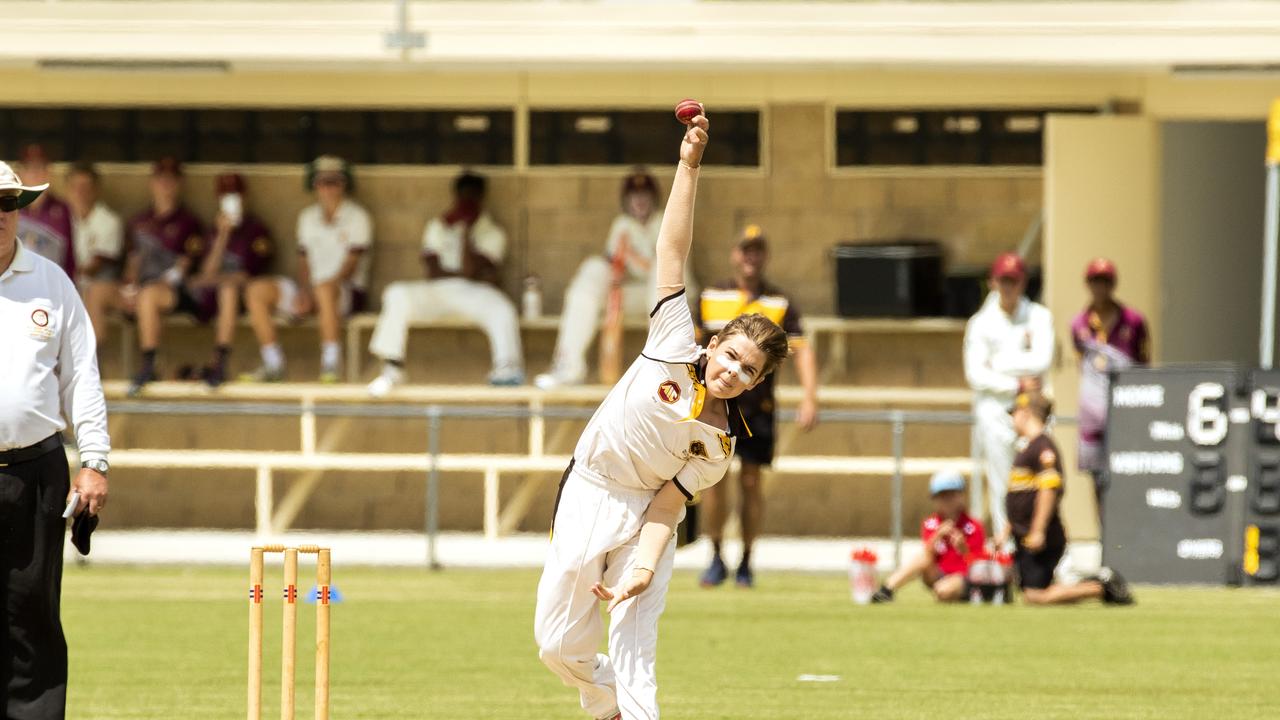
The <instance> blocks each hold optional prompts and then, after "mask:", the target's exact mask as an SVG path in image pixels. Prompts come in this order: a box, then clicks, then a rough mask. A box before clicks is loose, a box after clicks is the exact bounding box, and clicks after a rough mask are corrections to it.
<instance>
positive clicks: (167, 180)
mask: <svg viewBox="0 0 1280 720" xmlns="http://www.w3.org/2000/svg"><path fill="white" fill-rule="evenodd" d="M150 189H151V207H149V208H147V209H146V210H144V211H142V212H141V213H138V214H137V215H136V216H134V218H133V219H132V220H130V221H129V245H130V252H129V260H128V264H127V266H126V268H125V285H124V288H123V289H122V291H121V294H122V304H123V306H124V308H125V311H126V312H131V313H132V314H133V315H134V316H135V317H136V318H137V320H138V346H139V349H140V350H141V351H142V366H141V367H140V368H139V369H138V372H137V374H136V375H135V376H134V378H133V383H132V384H131V385H130V386H129V395H130V396H135V395H137V394H139V393H140V392H142V388H143V387H144V386H145V385H146V384H147V383H149V382H151V381H153V380H155V379H156V348H158V347H159V346H160V333H161V330H162V329H163V326H162V324H161V318H162V317H163V316H165V315H167V314H169V313H172V312H184V313H189V314H191V315H193V316H194V317H195V318H196V319H197V320H199V321H200V322H205V321H207V320H208V319H209V318H211V317H212V316H213V307H212V306H211V305H209V304H202V303H201V302H200V301H199V300H198V299H197V298H195V297H194V296H193V295H192V294H191V292H190V290H189V288H188V287H187V284H186V281H187V277H188V276H189V275H191V274H192V273H194V272H195V271H196V269H197V268H198V267H199V263H200V258H201V257H203V256H204V233H203V231H202V230H201V229H200V221H199V220H198V219H196V216H195V214H194V213H192V212H191V211H190V210H188V209H187V207H186V205H184V204H183V203H182V165H181V164H179V163H178V161H177V160H176V159H174V158H172V157H165V158H161V159H160V160H157V161H156V163H155V165H154V166H153V167H152V169H151V181H150Z"/></svg>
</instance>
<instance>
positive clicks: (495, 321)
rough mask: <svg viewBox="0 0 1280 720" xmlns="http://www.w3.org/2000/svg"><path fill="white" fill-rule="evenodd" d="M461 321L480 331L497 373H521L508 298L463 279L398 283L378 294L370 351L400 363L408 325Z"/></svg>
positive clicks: (515, 319) (517, 322) (487, 286)
mask: <svg viewBox="0 0 1280 720" xmlns="http://www.w3.org/2000/svg"><path fill="white" fill-rule="evenodd" d="M448 316H461V317H464V318H466V319H467V320H470V321H472V322H474V323H476V324H477V325H479V326H480V327H481V329H483V330H484V334H485V335H487V336H488V338H489V352H490V354H491V355H492V358H493V369H494V371H496V372H502V371H515V370H523V369H524V358H523V355H522V354H521V351H520V320H519V318H518V317H517V316H516V306H515V304H513V303H512V302H511V299H510V298H508V297H507V296H506V295H503V294H502V292H501V291H500V290H498V289H497V288H495V287H494V286H492V285H490V284H488V283H482V282H476V281H474V280H466V279H463V278H441V279H439V280H402V281H400V282H393V283H391V284H390V285H388V286H387V288H386V289H385V290H383V291H382V312H381V313H380V314H379V315H378V325H377V327H375V328H374V330H373V337H372V338H371V339H370V341H369V352H372V353H373V354H374V355H377V356H378V357H380V358H382V359H383V360H397V361H403V360H404V353H405V344H406V343H407V342H408V338H409V325H410V324H412V323H415V322H429V321H431V320H436V319H439V318H443V317H448Z"/></svg>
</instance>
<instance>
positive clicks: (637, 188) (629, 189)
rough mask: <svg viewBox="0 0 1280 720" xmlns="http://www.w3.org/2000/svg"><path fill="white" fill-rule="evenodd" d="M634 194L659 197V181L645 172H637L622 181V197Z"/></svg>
mask: <svg viewBox="0 0 1280 720" xmlns="http://www.w3.org/2000/svg"><path fill="white" fill-rule="evenodd" d="M633 192H647V193H649V194H650V195H653V196H655V197H656V196H657V195H658V181H657V180H654V179H653V176H652V175H650V174H649V173H647V172H645V171H644V170H636V171H634V172H632V173H631V174H630V175H628V176H627V177H626V179H625V180H623V181H622V196H623V197H626V196H627V195H630V194H631V193H633Z"/></svg>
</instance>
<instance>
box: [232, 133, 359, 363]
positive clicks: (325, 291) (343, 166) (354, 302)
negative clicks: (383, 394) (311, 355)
mask: <svg viewBox="0 0 1280 720" xmlns="http://www.w3.org/2000/svg"><path fill="white" fill-rule="evenodd" d="M306 186H307V189H308V190H312V191H314V192H315V196H316V202H315V204H314V205H311V206H309V207H307V208H304V209H303V210H302V212H300V213H298V229H297V238H296V239H297V241H298V271H297V279H296V280H295V279H293V278H288V277H285V276H283V275H276V276H268V277H258V278H255V279H253V280H250V281H249V284H248V286H247V287H245V293H244V304H245V307H246V308H248V311H249V322H250V324H251V325H253V334H254V335H255V336H256V337H257V338H258V346H259V347H260V348H261V352H262V367H260V368H258V369H257V370H256V371H254V372H252V373H249V374H248V375H245V376H244V377H243V378H242V379H244V380H248V381H252V382H280V381H281V380H284V368H285V357H284V351H283V350H282V349H281V348H280V343H279V342H278V337H277V333H276V318H277V317H279V318H280V319H282V320H284V321H286V322H296V321H298V320H300V319H302V318H304V317H307V316H310V315H312V314H314V315H315V316H316V319H317V320H318V321H319V324H320V381H321V382H327V383H333V382H337V381H338V373H339V370H340V369H341V366H342V346H341V345H340V344H339V332H340V330H341V328H340V325H341V323H342V319H343V318H344V317H347V316H348V315H350V314H351V313H355V312H359V311H360V309H361V308H363V307H364V291H365V288H366V287H367V284H368V280H369V247H370V246H371V245H372V244H373V221H372V220H371V219H370V218H369V213H368V212H367V211H366V210H365V209H364V208H363V207H360V205H359V204H358V203H356V202H355V201H354V200H352V199H351V198H350V197H348V194H349V193H350V192H351V190H352V188H353V187H354V185H353V177H352V174H351V166H350V165H348V164H347V161H345V160H343V159H342V158H339V157H333V156H332V155H321V156H320V157H318V158H316V159H315V160H314V161H313V162H312V163H311V164H310V165H308V166H307V180H306Z"/></svg>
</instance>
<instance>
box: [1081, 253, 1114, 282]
mask: <svg viewBox="0 0 1280 720" xmlns="http://www.w3.org/2000/svg"><path fill="white" fill-rule="evenodd" d="M1084 279H1085V280H1086V281H1088V280H1110V281H1112V282H1115V279H1116V264H1115V263H1113V262H1111V261H1110V260H1108V259H1106V258H1101V257H1100V258H1094V259H1093V260H1090V261H1089V264H1088V265H1087V266H1086V267H1085V269H1084Z"/></svg>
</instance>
